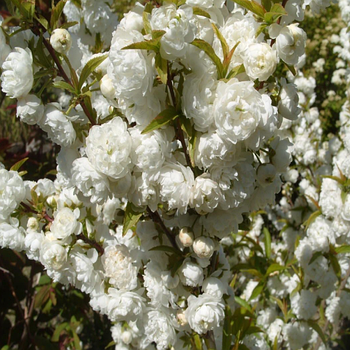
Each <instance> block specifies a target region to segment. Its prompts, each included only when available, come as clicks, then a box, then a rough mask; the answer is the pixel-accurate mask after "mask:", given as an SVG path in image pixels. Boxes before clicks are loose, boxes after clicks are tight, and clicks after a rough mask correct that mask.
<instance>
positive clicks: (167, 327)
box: [142, 308, 177, 350]
mask: <svg viewBox="0 0 350 350" xmlns="http://www.w3.org/2000/svg"><path fill="white" fill-rule="evenodd" d="M175 326H177V322H176V320H175V318H174V317H173V315H171V314H170V312H169V310H168V309H165V308H162V309H158V310H150V311H148V312H147V315H146V320H145V335H146V339H145V340H144V341H145V343H146V344H147V345H148V344H149V343H152V342H155V343H156V344H157V350H166V349H169V345H174V344H175V342H176V340H177V337H176V332H175V328H174V327H175ZM142 348H143V349H145V347H142Z"/></svg>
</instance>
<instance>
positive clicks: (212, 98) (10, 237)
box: [0, 0, 350, 350]
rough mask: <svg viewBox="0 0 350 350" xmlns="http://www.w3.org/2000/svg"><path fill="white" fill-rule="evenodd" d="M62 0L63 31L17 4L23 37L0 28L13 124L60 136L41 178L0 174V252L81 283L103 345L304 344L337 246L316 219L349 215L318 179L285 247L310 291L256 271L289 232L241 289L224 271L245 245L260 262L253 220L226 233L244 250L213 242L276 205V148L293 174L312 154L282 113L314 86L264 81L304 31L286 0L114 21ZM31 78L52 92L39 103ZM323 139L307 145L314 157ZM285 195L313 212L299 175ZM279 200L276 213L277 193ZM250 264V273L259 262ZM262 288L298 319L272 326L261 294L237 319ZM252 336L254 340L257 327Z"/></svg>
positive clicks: (176, 6)
mask: <svg viewBox="0 0 350 350" xmlns="http://www.w3.org/2000/svg"><path fill="white" fill-rule="evenodd" d="M248 3H249V4H248ZM238 4H239V5H241V6H239V5H238ZM78 5H79V4H78V2H76V1H67V2H66V3H65V5H64V8H63V13H64V15H65V16H66V18H67V21H68V22H73V23H71V25H70V26H69V25H67V26H66V27H67V29H65V28H63V26H60V24H61V23H60V20H59V18H57V23H50V26H51V27H50V26H49V25H48V24H47V25H46V24H45V23H44V22H43V21H41V22H40V21H38V20H37V18H36V17H30V15H29V14H28V18H27V21H28V22H30V28H31V29H32V31H31V30H29V29H26V28H25V27H23V28H22V30H18V32H19V33H17V34H14V35H13V36H7V37H5V35H3V32H2V31H0V48H1V52H2V54H1V55H2V56H1V57H0V58H1V59H2V61H3V63H2V74H1V87H2V90H3V92H4V93H6V94H7V96H9V97H11V98H16V99H17V100H18V102H17V116H18V117H19V118H20V120H21V121H23V122H25V123H27V124H30V125H38V126H39V127H40V128H41V129H42V130H44V131H45V132H46V133H47V135H48V137H49V138H50V139H51V140H52V142H53V143H55V144H57V145H59V146H60V151H59V154H58V156H57V176H56V179H55V180H54V181H51V180H49V179H42V180H39V181H37V182H34V181H23V180H22V178H21V177H20V176H19V174H18V173H17V172H15V171H13V170H10V171H7V170H5V169H1V170H0V186H1V191H0V206H1V211H0V245H1V246H2V247H10V248H12V249H15V250H19V251H22V250H24V251H25V252H26V254H27V255H28V257H29V258H31V259H33V260H36V261H39V262H40V263H41V264H43V265H44V267H45V269H46V270H47V273H48V275H49V276H50V277H51V278H53V279H54V280H55V281H59V282H61V283H63V284H67V285H68V284H70V285H73V286H75V287H77V288H79V289H80V290H82V291H83V292H86V293H88V294H89V296H90V304H91V306H92V307H93V309H94V310H95V311H98V312H100V313H102V314H105V315H107V316H108V317H109V319H110V320H111V321H113V322H114V326H113V327H112V335H113V338H114V341H115V345H116V349H134V348H137V349H154V348H155V347H156V348H157V349H159V350H161V349H169V348H174V349H184V348H186V347H190V348H191V347H192V348H194V346H196V347H197V345H195V344H198V342H199V343H200V344H201V345H200V348H202V343H203V346H204V344H205V346H207V348H208V349H209V348H212V347H214V346H215V347H216V348H217V349H220V348H221V347H222V348H223V349H229V348H230V349H231V348H232V346H233V344H234V343H236V342H241V341H242V340H243V341H244V344H245V346H246V347H248V348H249V349H256V348H259V349H265V348H266V349H267V347H268V344H269V343H272V344H273V343H277V344H282V342H283V341H284V340H285V341H287V342H288V344H289V346H290V348H291V349H298V348H300V347H302V346H304V345H305V344H307V343H308V342H309V341H310V339H311V337H312V336H313V331H312V329H311V328H310V327H311V326H310V325H309V324H308V323H307V321H308V320H310V319H311V318H312V317H313V316H314V315H315V313H316V312H317V308H316V306H315V303H316V298H317V297H318V296H320V297H322V298H327V297H328V296H329V295H331V293H332V292H333V289H334V286H335V283H336V282H337V276H336V274H335V273H334V272H333V270H332V269H331V268H330V267H329V266H328V264H327V259H326V257H325V256H324V255H327V254H331V253H333V251H332V250H331V249H333V248H332V247H333V246H336V244H337V243H346V240H343V241H341V239H339V237H338V236H337V234H338V235H340V234H339V233H336V232H335V231H336V230H335V229H334V228H333V227H332V221H331V219H332V220H333V222H334V221H336V220H340V219H339V218H342V219H343V220H345V221H346V220H347V218H349V217H350V215H348V214H347V210H348V209H349V208H348V205H346V203H347V201H346V199H345V202H344V203H345V205H344V209H342V210H340V209H339V212H336V211H335V210H333V209H332V208H333V206H336V207H337V208H340V205H339V198H340V199H342V191H341V189H340V187H339V186H338V185H337V183H336V182H335V180H334V179H331V178H330V179H325V180H324V182H323V185H322V191H323V192H321V194H320V202H319V204H317V205H319V206H320V207H321V208H322V215H320V216H318V217H317V218H316V219H315V220H314V221H313V222H311V221H310V224H309V226H308V230H307V232H306V235H305V237H304V238H302V239H301V240H300V242H299V246H298V247H297V249H296V250H295V256H296V257H297V259H298V262H299V263H300V266H301V267H302V268H303V269H304V270H305V276H304V279H305V281H306V280H307V281H308V283H309V282H310V281H311V280H312V281H314V282H315V283H317V284H318V287H319V288H318V290H317V293H315V292H314V291H313V290H310V288H306V287H305V288H304V286H306V285H307V284H308V283H306V282H305V281H303V283H304V284H303V283H299V282H300V281H298V278H299V279H300V276H298V275H297V274H293V275H291V274H289V275H287V274H286V275H282V273H281V278H279V276H278V275H276V276H272V275H273V273H275V272H278V271H282V270H285V269H287V268H288V267H289V265H288V262H286V259H285V257H284V256H283V254H282V251H284V250H285V248H286V249H287V250H289V256H288V255H287V260H288V257H290V258H291V257H292V255H293V252H294V243H295V239H293V237H296V234H294V233H293V232H290V235H288V237H286V242H285V245H283V244H281V246H278V247H277V246H276V247H273V253H274V254H276V256H274V257H273V259H275V261H276V263H275V269H272V268H269V267H267V268H266V269H265V266H264V267H263V270H264V269H265V270H267V271H264V274H266V275H264V276H263V272H262V271H260V270H259V269H257V268H251V269H249V270H250V271H256V272H255V273H253V275H254V274H255V276H256V277H258V279H256V280H252V279H250V280H249V281H248V278H247V276H246V275H245V274H242V277H240V280H239V282H240V285H241V286H244V290H243V291H242V294H240V295H238V294H237V293H236V295H235V292H234V289H233V285H234V281H232V279H233V276H232V272H231V267H232V266H233V268H234V269H235V268H237V266H239V265H240V264H243V265H241V268H242V270H244V266H250V264H251V263H252V262H251V258H252V254H250V253H249V249H250V245H249V244H255V246H257V247H259V248H257V249H258V250H259V252H260V254H261V255H266V256H267V257H268V259H271V247H270V248H267V247H268V244H266V245H265V246H264V249H263V248H262V247H261V245H260V243H261V242H260V243H259V241H258V243H257V242H255V240H256V239H257V238H258V237H259V235H260V230H261V227H262V221H263V220H262V218H261V216H256V218H255V221H254V228H253V230H250V231H249V233H247V232H246V235H243V236H244V239H247V240H248V243H244V242H243V239H242V241H240V242H239V243H240V244H238V245H237V250H235V251H234V253H233V254H232V251H230V250H232V245H231V248H227V244H228V243H232V239H233V238H232V237H236V236H235V235H238V236H240V235H241V233H242V231H239V228H240V229H242V228H244V227H245V224H246V221H247V220H246V219H247V217H248V216H249V215H250V214H251V213H253V212H254V211H256V210H259V209H260V208H264V207H265V206H266V205H271V206H272V205H273V204H274V203H275V195H276V194H277V193H278V192H279V191H280V189H281V186H282V180H281V174H283V176H284V178H285V180H286V181H289V183H296V182H297V177H298V175H299V174H298V172H297V173H296V174H295V171H293V170H294V169H293V168H292V167H290V168H289V165H290V163H291V161H292V156H294V157H295V159H298V161H300V162H301V163H302V164H304V165H305V166H308V165H310V164H313V163H315V162H316V160H317V157H318V156H320V155H318V154H317V151H316V150H315V147H314V145H313V143H312V141H311V137H310V135H308V134H306V132H305V130H306V129H307V128H308V127H310V129H309V130H310V133H314V134H315V137H319V138H320V137H321V135H320V134H319V130H320V128H319V122H318V119H317V117H318V113H317V111H315V110H313V109H312V108H310V109H308V110H307V111H303V113H302V118H299V114H300V112H301V110H302V108H301V107H305V106H306V105H308V106H311V105H312V99H313V98H314V97H313V94H314V82H313V80H312V78H306V77H304V76H303V75H302V74H301V73H298V75H295V76H294V77H291V76H288V80H287V79H286V78H287V77H286V76H285V74H284V75H282V74H281V73H280V72H281V71H284V72H285V71H287V70H290V71H292V72H294V73H295V68H294V67H293V66H301V65H302V64H303V60H304V53H305V44H306V34H305V32H304V30H303V29H302V28H301V27H300V26H299V24H298V23H295V22H294V21H296V20H302V19H303V8H302V4H301V2H300V1H290V2H288V4H287V5H286V3H285V2H284V3H283V4H280V3H278V2H277V3H270V2H269V4H265V5H264V6H262V5H260V4H259V3H258V2H255V1H249V2H245V1H237V4H233V3H230V4H229V5H226V2H225V1H222V0H215V1H213V0H211V1H195V0H187V1H169V2H164V4H158V5H157V6H155V5H152V3H148V4H147V5H146V6H143V5H141V4H139V3H138V4H137V5H136V6H135V7H134V8H133V9H132V10H131V11H130V12H129V13H127V14H125V16H124V18H123V19H122V20H121V21H120V23H118V25H117V26H116V19H115V16H114V13H113V11H112V3H111V2H104V1H88V0H82V1H81V4H80V5H79V6H78ZM306 5H310V7H311V8H314V9H316V10H319V9H320V8H322V7H326V6H328V5H329V4H328V3H327V2H326V1H323V2H322V1H319V2H317V4H316V3H315V2H310V3H307V2H304V4H303V6H304V7H305V6H306ZM22 12H25V11H24V10H23V9H22ZM59 15H61V14H59ZM57 17H59V16H57ZM38 18H40V17H38ZM52 18H55V16H52ZM42 22H43V23H42ZM67 24H68V23H67ZM45 25H46V26H49V27H47V28H45ZM25 29H26V30H25ZM11 30H13V28H12V29H11ZM14 33H15V32H14ZM38 33H39V34H40V35H38ZM47 33H48V34H49V35H50V38H49V40H48V39H47V38H46V37H47V35H48V34H47ZM8 34H9V32H8V33H7V35H8ZM50 69H51V71H52V70H53V71H54V73H53V76H52V77H50V80H49V81H46V80H45V74H48V72H51V71H50ZM51 78H52V79H51ZM45 88H47V89H51V91H53V93H54V94H56V96H57V99H56V100H55V102H53V100H52V99H47V98H43V97H44V95H43V92H44V90H45ZM48 101H50V102H48ZM305 109H306V108H304V110H305ZM317 122H318V124H317ZM292 127H293V130H294V134H293V135H294V137H290V133H289V129H290V128H292ZM345 139H346V138H344V140H345ZM345 142H346V141H344V143H345ZM293 143H294V144H295V146H294V148H293V147H292V144H293ZM340 143H341V142H340V140H339V139H337V141H334V142H333V144H332V146H330V150H329V152H328V153H327V152H326V151H325V152H323V153H322V152H320V153H322V155H323V157H324V159H327V157H328V156H329V157H331V156H333V155H335V154H336V153H337V152H338V151H339V149H340ZM332 152H333V153H332ZM339 154H340V153H339ZM338 156H339V155H338ZM343 159H346V155H345V156H344V158H343ZM327 166H328V168H329V167H330V162H329V161H328V163H327V164H326V165H325V167H327ZM344 167H345V165H344V166H343V165H339V170H338V173H337V172H336V170H334V171H335V175H334V176H338V177H339V178H340V179H341V181H343V180H344V179H343V177H345V178H348V177H350V174H349V175H348V174H347V173H346V171H345V170H344ZM328 168H327V169H328ZM344 174H345V175H344ZM303 181H308V180H307V179H306V178H305V179H304V180H303ZM327 181H328V182H327ZM344 181H345V180H344ZM285 186H286V185H284V187H285ZM300 188H304V190H305V191H304V192H305V196H306V198H308V200H309V203H310V206H311V205H315V202H316V201H317V199H316V198H315V196H314V193H313V187H312V186H311V184H310V183H306V182H304V184H302V181H301V182H300ZM330 192H332V194H330ZM315 195H316V192H315ZM280 205H281V208H278V210H280V211H283V210H285V209H286V208H287V207H288V205H289V203H288V202H286V203H285V206H284V207H283V205H284V204H280ZM274 210H276V209H271V213H270V215H271V216H272V215H273V213H274ZM297 214H298V213H296V215H297ZM293 218H294V217H293ZM270 220H273V219H270ZM300 220H301V219H300ZM300 220H299V221H300ZM299 223H300V222H299ZM339 226H341V227H343V226H344V223H343V222H339ZM288 229H289V227H288ZM344 230H345V229H344ZM289 231H291V230H290V229H289ZM285 232H287V230H286V231H285ZM338 232H339V230H338ZM232 233H234V234H235V235H234V236H232V235H231V234H232ZM264 237H265V241H267V240H268V239H267V238H266V237H267V233H266V232H265V231H264ZM340 241H341V242H340ZM236 243H237V242H236ZM224 247H225V249H224ZM330 247H331V248H330ZM227 250H229V252H228V253H227ZM252 251H253V250H252ZM268 251H270V253H268ZM275 251H276V252H275ZM226 253H227V254H226ZM315 254H318V255H317V256H316V255H315ZM315 256H316V258H315ZM253 257H254V258H256V261H255V262H254V264H255V265H256V266H257V265H259V264H260V263H261V262H259V261H260V260H262V257H261V256H260V255H259V254H257V255H255V254H253ZM259 259H260V260H259ZM233 260H234V261H233ZM344 260H345V258H344ZM343 265H344V267H342V270H341V271H343V269H345V270H346V269H347V267H346V266H345V265H346V264H345V262H344V264H343ZM271 266H272V265H271ZM276 266H278V267H276ZM269 269H270V270H269ZM282 276H283V277H282ZM270 277H271V278H270ZM259 279H260V280H259ZM282 279H283V280H282ZM232 282H233V283H232ZM266 285H267V286H268V289H269V291H270V292H271V296H272V297H274V298H276V299H278V300H280V301H281V299H282V298H284V297H287V296H289V295H290V303H291V307H292V310H293V315H294V316H295V317H296V318H297V320H298V322H297V323H292V322H289V323H288V322H286V324H285V325H284V322H283V321H282V319H280V318H278V315H277V313H276V310H274V309H273V306H272V305H270V304H269V307H268V308H265V309H261V310H259V317H258V319H257V320H254V325H252V327H255V328H252V330H251V332H248V328H249V325H247V324H246V322H245V321H246V319H245V316H244V312H242V313H240V311H242V310H243V308H245V310H246V311H247V312H250V313H252V310H250V306H249V305H248V303H247V301H250V300H252V301H254V300H257V297H258V296H259V293H258V292H259V290H260V291H261V290H262V289H263V287H265V286H266ZM287 285H288V286H287ZM259 288H260V289H259ZM332 288H333V289H332ZM257 291H258V292H257ZM293 292H294V293H293ZM336 297H338V298H339V296H336ZM244 299H245V300H244ZM346 301H347V299H346V300H345V302H346ZM269 303H271V302H270V301H269ZM281 303H282V301H281ZM330 303H331V302H330ZM334 303H335V302H334ZM334 303H332V305H333V304H334ZM242 305H243V306H242ZM235 310H236V312H235ZM286 314H287V312H286ZM346 315H347V314H346ZM284 316H285V317H286V318H287V316H286V315H284ZM235 317H237V318H239V319H240V322H241V323H242V329H238V330H237V332H236V333H234V331H233V329H229V328H228V327H231V328H232V325H231V323H232V322H231V321H230V318H232V320H233V319H234V318H235ZM287 320H288V318H287ZM299 321H300V322H299ZM255 325H256V326H255ZM258 326H259V327H260V328H258ZM237 327H238V326H237ZM261 330H265V331H266V334H267V337H262V336H261V337H260V336H259V335H257V334H258V333H259V332H260V331H261ZM282 330H283V332H282ZM242 332H243V333H242ZM253 333H254V334H253ZM282 333H283V336H282V335H281V334H282ZM242 334H244V339H243V338H240V336H241V335H242ZM198 335H201V337H202V338H199V337H198ZM223 344H226V345H225V346H226V347H225V348H224V345H223ZM198 348H199V347H198Z"/></svg>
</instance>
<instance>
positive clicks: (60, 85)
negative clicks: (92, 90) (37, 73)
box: [52, 80, 76, 95]
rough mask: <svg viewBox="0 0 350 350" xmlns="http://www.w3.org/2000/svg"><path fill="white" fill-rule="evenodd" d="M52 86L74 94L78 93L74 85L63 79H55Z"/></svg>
mask: <svg viewBox="0 0 350 350" xmlns="http://www.w3.org/2000/svg"><path fill="white" fill-rule="evenodd" d="M52 86H53V87H55V88H57V89H63V90H67V91H69V92H71V93H72V94H74V95H76V91H75V89H74V87H73V86H72V85H70V84H68V83H66V82H65V81H63V80H59V81H55V82H54V83H53V84H52Z"/></svg>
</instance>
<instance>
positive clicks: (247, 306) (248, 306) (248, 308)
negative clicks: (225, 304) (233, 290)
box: [235, 297, 253, 312]
mask: <svg viewBox="0 0 350 350" xmlns="http://www.w3.org/2000/svg"><path fill="white" fill-rule="evenodd" d="M235 301H236V303H237V304H239V305H241V306H242V307H244V308H245V309H247V310H248V311H250V312H253V311H252V308H251V307H250V305H249V304H248V303H247V302H246V301H245V300H243V299H242V298H240V297H235Z"/></svg>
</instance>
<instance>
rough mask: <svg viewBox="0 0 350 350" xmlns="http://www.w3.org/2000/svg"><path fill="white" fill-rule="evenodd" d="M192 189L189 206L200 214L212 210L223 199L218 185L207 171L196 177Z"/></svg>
mask: <svg viewBox="0 0 350 350" xmlns="http://www.w3.org/2000/svg"><path fill="white" fill-rule="evenodd" d="M192 191H193V196H192V200H191V207H194V208H195V209H196V212H197V213H198V214H201V215H204V214H207V213H211V212H213V210H214V209H215V208H216V207H217V206H218V205H219V203H220V202H221V201H222V200H223V195H222V193H221V190H220V188H219V185H218V184H217V182H215V181H214V180H212V179H211V178H210V175H209V174H208V173H204V174H202V175H200V176H198V177H196V179H195V181H194V186H193V190H192Z"/></svg>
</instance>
